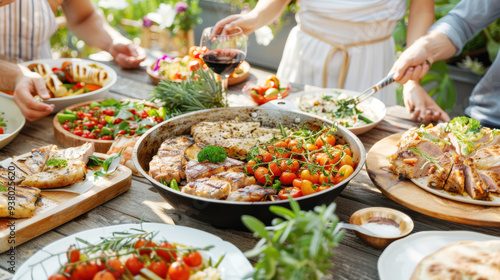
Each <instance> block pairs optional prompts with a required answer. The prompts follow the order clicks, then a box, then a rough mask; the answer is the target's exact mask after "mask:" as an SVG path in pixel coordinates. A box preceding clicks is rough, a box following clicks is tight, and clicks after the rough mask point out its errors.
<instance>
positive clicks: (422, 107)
mask: <svg viewBox="0 0 500 280" xmlns="http://www.w3.org/2000/svg"><path fill="white" fill-rule="evenodd" d="M403 98H404V103H405V106H406V108H407V109H408V113H409V114H410V116H411V119H412V120H413V121H418V122H420V123H424V124H428V123H430V122H449V121H450V116H449V115H448V114H447V113H446V112H445V111H444V110H443V109H441V107H439V105H437V104H436V102H435V101H434V99H432V97H430V96H429V94H428V93H427V92H426V91H425V90H424V88H423V87H422V86H421V85H420V84H418V83H417V82H415V81H409V82H408V83H406V84H405V85H404V87H403Z"/></svg>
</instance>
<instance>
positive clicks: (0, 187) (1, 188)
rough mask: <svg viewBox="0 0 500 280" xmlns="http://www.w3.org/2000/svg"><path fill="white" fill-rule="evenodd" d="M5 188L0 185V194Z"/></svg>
mask: <svg viewBox="0 0 500 280" xmlns="http://www.w3.org/2000/svg"><path fill="white" fill-rule="evenodd" d="M6 191H7V188H6V187H4V186H3V185H1V184H0V192H6Z"/></svg>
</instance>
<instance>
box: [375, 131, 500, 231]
mask: <svg viewBox="0 0 500 280" xmlns="http://www.w3.org/2000/svg"><path fill="white" fill-rule="evenodd" d="M401 135H402V133H398V134H394V135H391V136H389V137H386V138H384V139H382V140H380V141H379V142H377V143H376V144H375V145H373V147H372V148H371V149H370V151H369V152H368V154H367V156H366V169H367V171H368V175H369V176H370V179H371V180H372V181H373V183H374V184H375V186H377V188H379V189H380V190H381V191H382V193H383V194H384V195H386V196H387V197H389V198H390V199H392V200H394V201H396V202H397V203H399V204H401V205H404V206H406V207H408V208H410V209H412V210H415V211H417V212H420V213H422V214H425V215H428V216H431V217H435V218H438V219H442V220H447V221H452V222H456V223H463V224H469V225H477V226H489V227H500V207H493V206H480V205H473V204H467V203H462V202H457V201H453V200H449V199H446V198H442V197H439V196H436V195H434V194H432V193H430V192H427V191H425V190H423V189H422V188H420V187H418V186H417V185H415V184H413V183H412V182H411V181H409V180H399V179H398V176H397V175H394V174H393V173H392V172H391V171H389V160H388V159H387V157H388V156H389V155H391V154H393V153H395V152H396V143H397V142H398V140H399V139H400V138H401Z"/></svg>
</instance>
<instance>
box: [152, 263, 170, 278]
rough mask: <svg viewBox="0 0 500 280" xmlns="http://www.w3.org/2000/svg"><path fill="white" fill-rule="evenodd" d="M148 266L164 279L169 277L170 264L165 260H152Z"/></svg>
mask: <svg viewBox="0 0 500 280" xmlns="http://www.w3.org/2000/svg"><path fill="white" fill-rule="evenodd" d="M148 268H149V270H151V271H152V272H153V273H154V274H156V275H158V276H160V277H161V278H163V279H165V278H166V277H167V272H168V265H167V263H166V262H165V261H164V260H159V261H151V265H149V267H148Z"/></svg>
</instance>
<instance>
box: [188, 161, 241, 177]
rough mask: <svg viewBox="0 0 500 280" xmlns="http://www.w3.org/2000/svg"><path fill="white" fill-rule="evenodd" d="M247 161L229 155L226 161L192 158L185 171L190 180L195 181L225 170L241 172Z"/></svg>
mask: <svg viewBox="0 0 500 280" xmlns="http://www.w3.org/2000/svg"><path fill="white" fill-rule="evenodd" d="M244 164H245V163H244V162H242V161H239V160H236V159H232V158H230V157H227V158H226V160H224V162H220V163H211V162H198V161H197V160H191V161H189V162H188V164H186V166H185V173H186V178H187V181H188V182H191V181H194V180H196V179H199V178H205V177H210V176H212V175H215V174H217V173H221V172H225V171H233V172H241V171H243V165H244Z"/></svg>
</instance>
